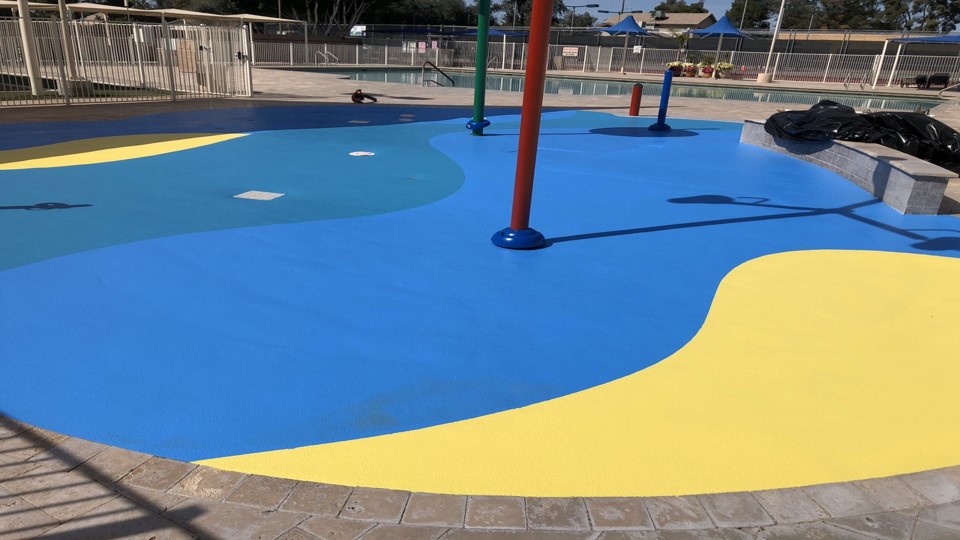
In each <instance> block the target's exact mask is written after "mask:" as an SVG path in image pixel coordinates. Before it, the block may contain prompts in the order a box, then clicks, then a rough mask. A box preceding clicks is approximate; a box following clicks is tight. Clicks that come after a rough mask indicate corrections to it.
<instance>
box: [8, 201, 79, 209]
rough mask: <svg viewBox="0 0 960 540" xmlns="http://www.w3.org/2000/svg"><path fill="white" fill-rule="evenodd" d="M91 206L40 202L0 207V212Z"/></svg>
mask: <svg viewBox="0 0 960 540" xmlns="http://www.w3.org/2000/svg"><path fill="white" fill-rule="evenodd" d="M88 206H93V205H92V204H66V203H58V202H42V203H37V204H30V205H20V206H0V210H66V209H69V208H86V207H88Z"/></svg>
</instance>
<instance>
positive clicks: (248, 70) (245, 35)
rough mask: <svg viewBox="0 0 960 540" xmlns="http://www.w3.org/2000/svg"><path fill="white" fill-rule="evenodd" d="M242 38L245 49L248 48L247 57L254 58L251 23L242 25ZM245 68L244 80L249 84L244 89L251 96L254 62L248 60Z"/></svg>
mask: <svg viewBox="0 0 960 540" xmlns="http://www.w3.org/2000/svg"><path fill="white" fill-rule="evenodd" d="M241 38H242V39H243V49H247V50H246V53H247V54H246V57H247V59H248V60H249V59H252V58H253V54H252V51H253V31H252V30H251V29H250V25H247V24H245V25H243V26H242V32H241ZM243 68H244V69H243V71H244V73H243V74H244V78H245V81H244V82H246V84H247V87H246V88H245V89H244V91H245V94H246V96H247V97H250V96H252V95H253V63H252V62H250V61H247V62H245V63H244V64H243Z"/></svg>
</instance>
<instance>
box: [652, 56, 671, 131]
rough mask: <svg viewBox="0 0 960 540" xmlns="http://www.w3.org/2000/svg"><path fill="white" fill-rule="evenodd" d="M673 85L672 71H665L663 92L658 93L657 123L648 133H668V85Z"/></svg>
mask: <svg viewBox="0 0 960 540" xmlns="http://www.w3.org/2000/svg"><path fill="white" fill-rule="evenodd" d="M671 84H673V71H671V70H669V69H668V70H667V72H666V73H664V74H663V90H662V91H661V92H660V112H658V113H657V123H656V124H653V125H651V126H650V127H649V128H647V129H649V130H650V131H670V126H668V125H667V122H666V120H667V105H669V104H670V85H671Z"/></svg>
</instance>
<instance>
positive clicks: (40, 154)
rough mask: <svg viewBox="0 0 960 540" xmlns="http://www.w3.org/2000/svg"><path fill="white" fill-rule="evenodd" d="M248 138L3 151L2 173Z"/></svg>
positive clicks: (130, 140) (189, 136)
mask: <svg viewBox="0 0 960 540" xmlns="http://www.w3.org/2000/svg"><path fill="white" fill-rule="evenodd" d="M245 136H246V134H244V133H228V134H223V135H210V134H204V133H172V134H153V135H124V136H120V137H98V138H94V139H82V140H79V141H69V142H63V143H57V144H50V145H47V146H36V147H33V148H22V149H17V150H4V151H0V171H10V170H17V169H47V168H51V167H69V166H72V165H91V164H94V163H107V162H111V161H122V160H125V159H136V158H142V157H148V156H157V155H160V154H168V153H170V152H179V151H181V150H189V149H191V148H199V147H201V146H207V145H210V144H216V143H219V142H223V141H229V140H231V139H236V138H239V137H245Z"/></svg>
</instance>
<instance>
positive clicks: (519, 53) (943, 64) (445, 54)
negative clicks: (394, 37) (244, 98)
mask: <svg viewBox="0 0 960 540" xmlns="http://www.w3.org/2000/svg"><path fill="white" fill-rule="evenodd" d="M413 45H414V46H410V44H404V45H360V44H310V45H304V44H303V43H254V55H253V57H254V63H255V64H256V65H260V66H299V67H309V66H313V67H322V66H336V65H341V66H342V65H385V66H416V67H419V66H421V65H423V63H424V62H425V61H430V62H433V63H434V64H436V65H437V66H439V67H441V68H445V67H454V68H473V67H475V65H476V42H473V41H450V42H444V43H443V46H442V47H437V48H433V47H430V46H418V45H420V42H417V43H413ZM422 45H428V44H427V43H422ZM431 45H432V44H431ZM718 56H719V57H718ZM707 58H709V59H712V60H713V61H724V62H729V63H731V64H733V69H731V70H730V71H728V72H726V73H724V74H723V76H725V77H728V78H733V79H742V80H756V78H757V75H758V74H760V73H761V72H763V70H764V68H765V66H766V64H767V53H763V52H742V51H720V53H719V55H718V54H717V51H716V50H689V51H684V52H681V51H678V50H677V49H652V48H647V47H635V46H634V45H633V44H632V43H629V42H628V43H625V45H624V46H619V47H608V46H593V45H578V46H576V45H551V46H550V54H549V60H548V66H547V67H548V69H550V70H555V71H579V72H581V73H620V72H622V73H637V74H648V75H654V74H661V73H663V71H664V69H665V66H666V64H667V62H672V61H676V60H686V61H689V62H693V63H696V62H699V61H700V60H702V59H707ZM487 67H488V68H490V69H503V70H523V69H525V68H526V44H525V43H516V42H508V41H506V40H502V41H501V40H499V39H497V38H492V39H491V40H490V42H489V45H488V52H487ZM770 72H771V73H772V75H773V78H774V80H780V81H793V82H809V83H843V84H845V85H847V86H848V87H859V88H867V87H868V86H872V85H873V84H874V83H876V85H877V86H884V85H887V86H890V85H899V84H900V80H901V79H905V78H913V77H915V76H917V75H922V74H930V73H947V74H949V75H950V79H951V80H952V81H956V80H958V79H960V57H955V56H901V57H900V58H899V60H897V59H895V57H894V56H893V55H888V56H886V57H881V56H879V55H856V54H807V53H785V52H779V53H774V54H773V56H772V57H770Z"/></svg>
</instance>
